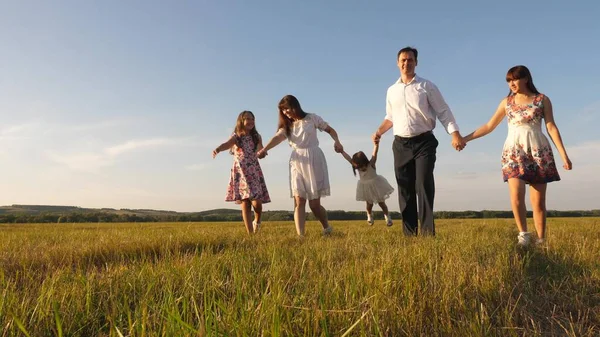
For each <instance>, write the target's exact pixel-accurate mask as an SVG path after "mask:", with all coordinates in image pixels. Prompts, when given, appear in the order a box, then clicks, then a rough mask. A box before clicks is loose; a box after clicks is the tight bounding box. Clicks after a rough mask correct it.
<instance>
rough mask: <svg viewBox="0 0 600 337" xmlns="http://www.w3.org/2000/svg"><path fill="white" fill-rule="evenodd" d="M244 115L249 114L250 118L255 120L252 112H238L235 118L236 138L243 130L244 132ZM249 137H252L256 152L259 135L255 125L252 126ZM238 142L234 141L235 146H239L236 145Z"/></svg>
mask: <svg viewBox="0 0 600 337" xmlns="http://www.w3.org/2000/svg"><path fill="white" fill-rule="evenodd" d="M245 114H250V115H251V116H252V118H253V119H255V117H254V114H253V113H252V111H248V110H244V111H242V112H240V114H239V115H238V117H237V120H236V121H235V135H236V136H237V137H240V136H241V135H242V134H243V133H244V132H245V130H244V115H245ZM250 136H252V141H253V142H254V150H255V151H256V150H257V149H258V143H259V140H260V134H259V133H258V131H256V124H255V125H254V127H253V128H252V130H250ZM238 142H239V141H236V145H237V146H240V144H238Z"/></svg>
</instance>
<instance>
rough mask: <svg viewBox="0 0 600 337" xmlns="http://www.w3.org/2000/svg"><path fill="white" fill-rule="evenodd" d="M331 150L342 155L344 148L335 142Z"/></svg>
mask: <svg viewBox="0 0 600 337" xmlns="http://www.w3.org/2000/svg"><path fill="white" fill-rule="evenodd" d="M333 149H334V150H335V152H337V153H342V151H344V146H343V145H342V143H340V142H338V141H336V142H334V143H333Z"/></svg>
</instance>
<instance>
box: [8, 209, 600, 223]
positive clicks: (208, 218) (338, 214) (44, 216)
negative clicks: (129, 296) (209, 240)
mask: <svg viewBox="0 0 600 337" xmlns="http://www.w3.org/2000/svg"><path fill="white" fill-rule="evenodd" d="M434 214H435V218H436V219H493V218H513V213H512V211H492V210H483V211H437V212H435V213H434ZM327 215H328V218H329V220H365V219H366V215H365V211H343V210H331V211H327ZM373 215H374V217H375V219H383V213H382V212H381V211H374V212H373ZM390 215H391V216H392V218H393V219H401V215H400V213H399V212H390ZM527 216H528V217H531V216H532V213H531V211H529V212H528V214H527ZM547 216H548V217H600V209H597V210H575V211H556V210H549V211H548V214H547ZM262 219H263V221H293V220H294V213H293V212H292V211H265V212H263V218H262ZM307 219H308V220H315V218H314V216H313V214H312V213H309V214H308V217H307ZM219 221H224V222H237V221H242V216H241V212H240V211H239V210H233V209H217V210H210V211H203V212H195V213H178V212H173V211H152V210H138V211H135V210H127V211H126V212H124V211H123V210H121V211H116V210H112V211H109V210H100V211H89V210H87V211H86V210H82V209H75V210H71V211H68V212H49V211H46V212H43V211H42V212H39V213H34V214H32V213H18V212H10V213H9V212H0V223H84V222H88V223H116V222H219Z"/></svg>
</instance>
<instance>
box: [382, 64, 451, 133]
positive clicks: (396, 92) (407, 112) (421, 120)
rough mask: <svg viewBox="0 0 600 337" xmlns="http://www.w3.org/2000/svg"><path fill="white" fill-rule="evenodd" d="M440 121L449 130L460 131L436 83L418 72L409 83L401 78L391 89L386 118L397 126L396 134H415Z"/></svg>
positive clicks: (431, 128)
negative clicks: (437, 120)
mask: <svg viewBox="0 0 600 337" xmlns="http://www.w3.org/2000/svg"><path fill="white" fill-rule="evenodd" d="M436 117H437V119H439V120H440V122H441V123H442V125H444V128H445V129H446V132H448V133H452V132H454V131H459V129H458V125H457V124H456V121H455V120H454V115H453V114H452V111H450V108H449V107H448V104H446V101H444V98H443V97H442V94H441V93H440V90H439V89H438V88H437V87H436V85H435V84H433V82H431V81H428V80H426V79H424V78H421V77H418V76H416V75H415V77H413V79H412V80H411V81H410V82H409V83H406V84H405V83H402V78H400V79H398V81H397V82H396V83H394V84H393V85H392V86H390V87H389V88H388V91H387V97H386V114H385V119H387V120H389V121H391V122H392V123H393V126H394V135H395V136H400V137H414V136H418V135H420V134H422V133H424V132H427V131H432V130H433V129H434V128H435V121H436Z"/></svg>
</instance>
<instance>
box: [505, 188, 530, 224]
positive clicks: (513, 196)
mask: <svg viewBox="0 0 600 337" xmlns="http://www.w3.org/2000/svg"><path fill="white" fill-rule="evenodd" d="M508 189H509V191H510V205H511V207H512V211H513V215H514V216H515V222H516V223H517V228H518V229H519V232H527V209H526V208H525V182H524V181H523V180H521V179H517V178H510V179H508Z"/></svg>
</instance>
